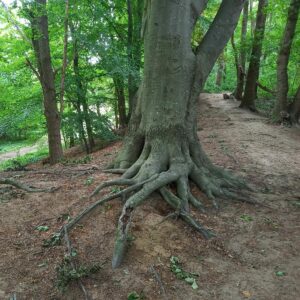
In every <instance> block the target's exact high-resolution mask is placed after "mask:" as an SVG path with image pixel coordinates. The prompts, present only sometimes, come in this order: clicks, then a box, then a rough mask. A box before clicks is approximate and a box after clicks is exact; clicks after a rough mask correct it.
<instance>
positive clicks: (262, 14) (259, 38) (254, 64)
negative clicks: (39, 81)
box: [240, 0, 268, 111]
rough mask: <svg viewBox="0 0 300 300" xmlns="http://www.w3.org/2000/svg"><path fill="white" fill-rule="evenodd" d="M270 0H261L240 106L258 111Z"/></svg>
mask: <svg viewBox="0 0 300 300" xmlns="http://www.w3.org/2000/svg"><path fill="white" fill-rule="evenodd" d="M267 6H268V0H259V3H258V8H257V16H256V27H255V31H254V39H253V45H252V52H251V57H250V62H249V67H248V72H247V79H246V86H245V91H244V96H243V99H242V102H241V105H240V107H242V108H247V109H250V110H252V111H256V107H255V99H256V94H257V84H256V83H257V81H258V78H259V69H260V58H261V55H262V43H263V40H264V33H265V25H266V18H267V12H266V8H267Z"/></svg>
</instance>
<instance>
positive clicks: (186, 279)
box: [184, 277, 195, 284]
mask: <svg viewBox="0 0 300 300" xmlns="http://www.w3.org/2000/svg"><path fill="white" fill-rule="evenodd" d="M184 280H185V281H186V282H187V283H190V284H193V283H194V282H195V279H194V278H192V277H187V278H185V279H184Z"/></svg>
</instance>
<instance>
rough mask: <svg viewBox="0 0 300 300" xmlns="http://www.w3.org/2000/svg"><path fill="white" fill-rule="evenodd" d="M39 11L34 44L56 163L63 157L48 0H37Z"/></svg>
mask: <svg viewBox="0 0 300 300" xmlns="http://www.w3.org/2000/svg"><path fill="white" fill-rule="evenodd" d="M36 4H37V12H38V15H37V16H36V15H35V14H36V13H33V14H34V17H33V20H32V24H33V26H34V27H35V28H33V32H34V33H35V34H34V35H33V46H34V50H35V55H36V58H37V64H38V69H39V73H40V78H41V85H42V90H43V96H44V109H45V112H44V113H45V117H46V124H47V131H48V143H49V158H50V163H51V164H55V163H57V162H58V161H59V160H60V159H61V158H62V157H63V150H62V145H61V134H60V116H59V113H58V110H57V104H56V91H55V82H54V72H53V69H52V64H51V53H50V46H49V34H48V17H47V10H46V0H36Z"/></svg>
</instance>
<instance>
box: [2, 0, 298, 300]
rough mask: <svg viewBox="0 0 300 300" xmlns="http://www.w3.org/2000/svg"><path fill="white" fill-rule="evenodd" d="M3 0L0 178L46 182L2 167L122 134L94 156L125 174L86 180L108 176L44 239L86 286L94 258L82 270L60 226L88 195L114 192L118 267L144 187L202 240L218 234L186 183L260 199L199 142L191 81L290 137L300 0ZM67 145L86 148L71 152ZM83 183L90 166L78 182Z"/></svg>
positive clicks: (65, 160)
mask: <svg viewBox="0 0 300 300" xmlns="http://www.w3.org/2000/svg"><path fill="white" fill-rule="evenodd" d="M0 2H1V3H0V172H1V173H0V184H3V185H5V186H13V187H14V188H18V189H21V190H24V191H26V192H28V193H31V192H33V193H34V192H37V193H44V192H45V193H55V192H56V188H55V187H52V186H46V187H44V188H36V187H33V186H32V185H30V184H26V180H22V179H21V180H19V177H18V176H15V174H14V173H12V174H11V173H9V172H21V171H22V172H29V171H30V170H31V167H30V166H31V164H33V163H39V164H40V165H41V167H40V168H42V169H48V168H49V170H52V169H51V168H57V165H64V166H65V165H69V164H70V162H71V161H72V163H74V164H88V163H90V162H91V160H92V159H93V154H94V153H97V151H99V150H100V151H101V149H105V147H111V145H119V143H121V144H122V146H120V148H118V149H117V151H116V152H117V153H116V157H110V156H107V158H106V159H105V160H106V161H105V166H103V168H102V169H101V170H103V171H104V172H105V173H113V174H120V175H121V176H120V177H118V178H114V179H112V180H109V179H111V178H107V179H106V180H108V181H103V180H100V182H95V184H96V183H97V184H98V186H97V184H96V185H95V186H93V187H95V188H94V191H93V192H92V193H91V195H90V199H91V198H92V197H94V196H96V195H97V194H98V193H100V191H102V189H104V188H107V187H110V186H114V185H116V186H117V188H116V190H115V191H114V193H108V194H106V195H104V196H103V198H101V199H100V200H99V201H97V202H93V203H92V204H91V205H90V206H88V205H87V206H86V207H85V208H84V209H83V210H81V212H79V213H78V212H77V213H78V214H77V216H76V217H75V216H74V218H72V219H70V220H69V219H68V222H67V223H66V224H65V225H64V226H62V227H61V228H60V230H59V231H58V232H56V233H53V234H52V236H51V238H50V239H48V242H47V243H48V245H50V246H54V245H55V244H57V243H58V241H60V240H62V239H63V237H64V238H65V240H66V245H67V251H68V254H67V255H69V257H71V258H70V259H69V261H67V262H66V265H67V264H70V266H68V267H69V268H71V269H70V270H71V271H72V270H73V271H74V272H75V273H74V272H73V273H74V274H75V275H74V278H71V277H72V276H71V277H70V276H69V275H68V274H69V273H70V272H69V271H70V270H69V269H68V270H69V271H66V268H67V267H66V266H64V267H60V268H61V269H59V271H58V272H61V273H63V272H65V273H64V276H65V280H66V281H68V280H69V281H72V280H74V279H75V281H76V280H77V282H78V284H79V286H80V287H81V289H82V291H83V294H84V296H85V298H86V299H89V298H88V296H87V293H86V291H85V287H84V285H83V283H82V281H81V277H84V276H86V275H87V273H88V274H90V273H92V272H93V271H94V270H87V269H84V270H81V271H82V273H81V274H79V273H80V271H78V270H79V269H76V267H75V266H74V263H73V262H72V255H73V254H72V253H73V252H72V251H73V249H72V245H71V242H70V240H69V237H68V232H69V231H71V229H72V228H73V227H75V226H76V224H77V223H78V222H79V221H81V219H82V218H83V217H84V216H86V215H87V214H89V213H90V212H91V211H92V210H94V208H95V207H98V206H100V205H102V204H104V203H106V202H108V201H110V200H112V199H114V198H118V197H120V198H121V199H122V200H124V203H123V204H124V206H123V209H122V212H121V215H120V216H119V221H118V224H117V231H116V234H115V244H114V250H113V255H112V257H113V259H112V266H113V268H117V267H120V266H121V265H122V263H123V259H124V257H126V254H125V253H126V251H127V248H128V243H127V241H128V239H129V232H130V224H131V219H132V214H133V211H135V209H136V207H137V206H139V205H140V204H141V203H143V202H144V201H145V200H146V199H147V198H148V197H149V196H150V195H151V194H152V193H153V192H159V194H160V195H161V197H162V198H163V199H164V200H165V202H166V203H167V204H168V205H169V206H170V207H172V209H173V213H172V214H173V215H172V214H170V215H168V216H167V218H169V217H170V216H171V217H172V216H177V217H178V216H179V217H181V219H182V220H183V221H184V222H186V223H187V224H189V225H190V226H191V227H193V228H194V229H195V230H196V231H198V232H200V234H201V235H202V236H203V237H204V238H206V239H210V238H213V237H215V233H214V232H213V230H211V229H210V227H209V228H206V226H204V225H202V223H203V222H198V221H197V220H196V218H195V217H194V215H193V214H192V213H191V212H190V209H189V205H191V206H193V207H195V208H197V209H199V210H200V211H201V212H202V213H205V212H206V209H205V206H206V205H204V204H203V203H202V202H201V201H200V200H199V199H198V198H197V197H196V196H195V192H194V185H195V186H196V187H197V188H198V189H199V190H200V191H201V193H203V195H202V196H203V197H204V198H205V199H208V202H209V203H210V204H211V205H212V207H214V208H215V209H218V208H220V206H222V205H220V201H219V199H220V198H224V199H231V200H235V201H239V202H242V203H248V204H249V205H253V204H254V205H259V202H260V201H257V199H256V198H257V196H256V194H255V192H257V190H258V189H257V187H256V186H255V183H254V182H251V180H250V182H249V180H248V179H247V180H245V179H244V178H242V177H243V176H240V175H239V174H234V173H238V172H240V171H241V170H240V169H236V170H234V172H231V171H230V172H229V171H227V170H225V169H223V165H222V164H221V165H220V166H219V164H218V166H217V165H215V164H214V161H213V160H211V156H210V155H208V153H206V152H207V151H206V148H205V147H204V148H205V149H204V150H203V148H202V146H201V145H200V143H202V137H201V138H200V142H199V133H198V131H199V130H200V129H199V128H200V126H199V125H198V119H199V116H201V109H200V112H199V110H198V105H199V103H198V100H199V95H200V93H202V94H203V95H207V94H219V95H221V98H222V100H224V101H225V100H226V101H227V103H229V105H231V104H230V103H232V105H235V106H236V107H235V109H237V110H238V111H239V112H242V113H245V114H250V116H252V117H248V119H249V120H251V118H254V119H255V118H264V119H263V120H264V122H266V124H269V125H268V126H272V128H274V131H276V130H281V129H282V130H283V129H284V130H287V132H289V130H291V132H294V131H292V130H296V131H295V132H296V135H295V137H296V138H294V140H293V142H295V143H297V138H298V137H299V135H297V134H299V132H298V131H299V122H300V22H299V21H298V19H299V11H300V0H288V1H285V0H248V1H240V0H223V1H218V0H209V1H207V0H187V1H171V0H168V1H167V0H164V1H151V0H144V1H142V0H126V1H121V0H116V1H110V0H109V1H87V0H82V1H78V0H65V1H60V0H48V1H46V0H22V1H19V0H15V1H8V0H6V1H5V0H1V1H0ZM297 21H298V22H297ZM203 97H205V96H203ZM199 101H200V102H201V97H200V100H199ZM200 105H201V104H200ZM210 105H211V104H210ZM212 105H213V104H212ZM200 107H201V106H200ZM229 119H230V118H229ZM229 119H228V120H229ZM248 119H247V120H248ZM212 122H213V121H212ZM201 124H202V123H201ZM201 126H202V125H201ZM212 128H213V123H212ZM228 130H230V129H228ZM297 130H298V131H297ZM297 132H298V133H297ZM213 135H214V134H212V136H213ZM265 135H269V133H268V134H265ZM298 143H299V140H298ZM295 145H297V144H295ZM298 146H299V144H298ZM113 147H115V146H113ZM117 147H119V146H117ZM222 147H223V146H222ZM224 147H225V146H224ZM224 147H223V148H222V149H223V150H224V149H225V150H224V151H225V152H226V153H227V154H226V155H227V156H228V157H232V155H233V154H234V153H233V154H230V153H228V150H227V148H224ZM295 147H296V146H295ZM72 149H77V150H76V151H79V152H80V153H84V154H82V157H81V158H80V159H77V160H75V159H73V160H72V159H70V155H71V154H70V153H71V152H72ZM78 149H79V150H78ZM22 151H24V152H23V154H20V153H22ZM104 151H105V150H104ZM295 153H297V150H296V149H295ZM1 155H9V156H3V157H4V158H3V159H1ZM108 155H110V154H108ZM295 159H296V160H297V154H296V155H295ZM233 160H234V161H236V159H233ZM93 168H95V169H97V167H95V164H94V165H93ZM95 169H94V170H95ZM104 169H105V170H104ZM54 170H55V169H54ZM6 172H8V173H6ZM70 172H71V171H70ZM87 172H88V171H87ZM249 172H250V171H249ZM16 174H17V173H16ZM244 175H247V171H246V174H244ZM79 176H80V175H79ZM298 179H299V178H298ZM102 181H103V182H102ZM93 184H94V178H92V177H88V179H86V181H85V185H86V186H89V185H93ZM99 184H100V185H99ZM38 185H39V184H35V185H34V186H38ZM119 186H122V187H124V186H126V188H124V189H122V190H120V189H119ZM0 187H1V186H0ZM0 196H1V195H0ZM258 198H259V197H258ZM297 203H299V201H298V202H297ZM266 205H267V204H266ZM0 209H1V207H0ZM167 218H166V219H167ZM248 221H249V220H248ZM250 221H251V220H250ZM162 222H164V220H163V221H162ZM46 227H47V226H46ZM46 227H43V228H44V229H45V231H47V230H48V227H47V228H46ZM43 228H42V227H41V228H40V229H41V231H43ZM74 256H76V254H74ZM180 266H181V265H180V263H179V260H178V258H177V257H175V258H174V257H173V256H172V259H171V269H172V268H173V269H174V270H175V271H176V270H179V271H178V272H179V273H180V274H181V272H182V274H183V275H182V276H183V277H182V278H181V279H184V280H186V281H187V282H188V283H189V284H191V285H192V286H193V288H195V289H197V288H198V286H197V284H196V281H195V276H193V275H191V274H192V273H187V272H183V271H182V269H181V267H180ZM63 268H65V269H63ZM62 269H63V270H62ZM96 269H97V270H96V271H98V268H96ZM174 270H173V271H174ZM175 271H174V272H175ZM68 272H69V273H68ZM278 272H279V271H278ZM280 272H281V271H280ZM175 273H176V272H175ZM76 274H77V275H76ZM154 275H155V278H156V280H157V281H158V283H160V287H161V286H162V285H161V279H160V277H159V275H158V273H156V271H155V270H154ZM68 276H69V278H68V279H66V278H67V277H68ZM76 276H78V277H76ZM278 276H281V275H278ZM62 278H63V277H62ZM157 278H158V279H157ZM0 279H1V278H0ZM61 280H62V281H63V280H64V279H61ZM0 282H1V280H0ZM60 283H61V284H62V285H64V284H65V282H63V283H62V282H60ZM66 285H67V284H66ZM196 286H197V287H196ZM161 289H162V293H163V294H164V293H165V291H164V288H161ZM0 292H1V286H0ZM0 295H1V294H0ZM247 295H248V294H244V296H245V297H246V298H249V297H250V296H249V297H248V296H247ZM131 296H132V298H130V297H129V296H128V299H143V298H142V296H140V295H138V294H137V293H136V295H134V294H132V295H131ZM164 296H165V295H164ZM76 297H77V296H76ZM76 297H75V298H76ZM134 297H136V298H134ZM49 299H50V298H49ZM76 299H81V298H80V297H79V298H76ZM95 299H96V298H95ZM99 299H100V298H99ZM120 299H121V298H120ZM147 299H148V298H147ZM149 299H151V298H149ZM153 299H154V298H153ZM157 299H158V298H157ZM166 299H167V298H166ZM178 299H179V298H178ZM199 299H200V298H199ZM207 299H217V298H207ZM219 299H221V298H219ZM222 299H223V298H222ZM224 299H225V298H224ZM226 299H229V298H226ZM274 299H275V298H274ZM276 299H277V298H276ZM278 299H279V298H278ZM286 299H292V298H286Z"/></svg>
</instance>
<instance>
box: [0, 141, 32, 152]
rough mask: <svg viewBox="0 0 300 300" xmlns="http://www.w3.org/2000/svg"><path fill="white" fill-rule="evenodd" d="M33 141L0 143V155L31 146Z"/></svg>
mask: <svg viewBox="0 0 300 300" xmlns="http://www.w3.org/2000/svg"><path fill="white" fill-rule="evenodd" d="M33 144H34V141H31V140H19V141H6V140H2V141H0V154H3V153H6V152H11V151H17V150H19V149H21V148H24V147H28V146H32V145H33Z"/></svg>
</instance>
